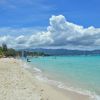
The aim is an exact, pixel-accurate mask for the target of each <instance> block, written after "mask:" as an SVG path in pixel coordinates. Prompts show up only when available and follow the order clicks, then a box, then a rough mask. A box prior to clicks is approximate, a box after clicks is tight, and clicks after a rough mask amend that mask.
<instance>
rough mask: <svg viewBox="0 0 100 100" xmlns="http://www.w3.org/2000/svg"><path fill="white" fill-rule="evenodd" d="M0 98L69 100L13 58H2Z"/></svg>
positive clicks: (0, 66)
mask: <svg viewBox="0 0 100 100" xmlns="http://www.w3.org/2000/svg"><path fill="white" fill-rule="evenodd" d="M0 100H68V99H67V97H66V95H64V94H63V93H61V92H58V91H57V90H56V89H54V88H52V87H51V86H49V85H46V84H44V83H42V82H39V81H37V80H36V79H35V78H34V76H32V74H31V73H30V72H29V71H27V70H25V69H24V68H23V67H22V62H21V61H19V60H16V59H13V58H2V59H0Z"/></svg>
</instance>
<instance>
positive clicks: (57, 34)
mask: <svg viewBox="0 0 100 100" xmlns="http://www.w3.org/2000/svg"><path fill="white" fill-rule="evenodd" d="M49 21H50V22H49V23H50V25H49V26H48V27H47V29H46V30H45V31H38V32H36V31H35V32H33V33H32V31H31V34H30V33H28V32H30V29H26V30H27V33H25V34H23V35H22V33H21V32H25V30H24V31H20V30H14V29H13V31H12V28H10V29H7V30H5V33H7V32H12V33H13V34H14V33H15V34H16V33H18V32H19V34H21V35H18V36H14V35H10V34H9V35H2V36H0V45H1V44H2V43H6V44H7V45H8V46H9V47H12V48H17V49H18V48H19V49H20V48H38V47H39V48H40V47H45V48H46V47H47V48H48V47H49V48H66V49H100V28H95V27H93V26H90V27H88V28H84V27H83V26H80V25H76V24H74V23H71V22H69V21H67V20H66V18H65V17H64V16H63V15H58V16H54V15H53V16H52V17H51V18H50V19H49ZM1 32H2V29H1V28H0V33H1ZM12 33H11V34H12Z"/></svg>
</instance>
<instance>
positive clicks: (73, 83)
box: [31, 56, 100, 95]
mask: <svg viewBox="0 0 100 100" xmlns="http://www.w3.org/2000/svg"><path fill="white" fill-rule="evenodd" d="M31 61H32V62H31V64H32V65H35V66H36V67H37V68H38V69H40V70H41V71H42V72H43V73H44V74H45V75H46V77H48V78H50V79H52V80H56V81H59V82H62V83H63V84H64V85H65V86H68V87H73V88H75V89H81V90H83V91H85V90H86V91H87V90H88V91H91V93H95V94H97V95H100V56H63V57H60V56H58V57H39V58H31Z"/></svg>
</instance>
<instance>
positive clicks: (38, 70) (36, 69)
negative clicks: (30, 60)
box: [33, 67, 42, 72]
mask: <svg viewBox="0 0 100 100" xmlns="http://www.w3.org/2000/svg"><path fill="white" fill-rule="evenodd" d="M33 69H34V70H35V71H37V72H42V71H41V70H40V69H38V68H36V67H34V68H33Z"/></svg>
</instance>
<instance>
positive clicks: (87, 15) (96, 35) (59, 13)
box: [0, 0, 100, 50]
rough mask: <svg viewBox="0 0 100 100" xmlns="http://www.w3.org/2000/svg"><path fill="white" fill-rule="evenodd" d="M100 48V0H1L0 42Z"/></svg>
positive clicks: (20, 45)
mask: <svg viewBox="0 0 100 100" xmlns="http://www.w3.org/2000/svg"><path fill="white" fill-rule="evenodd" d="M2 43H6V44H7V45H8V46H9V47H12V48H37V47H39V48H40V47H43V48H66V49H82V50H83V49H100V0H0V45H1V44H2Z"/></svg>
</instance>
